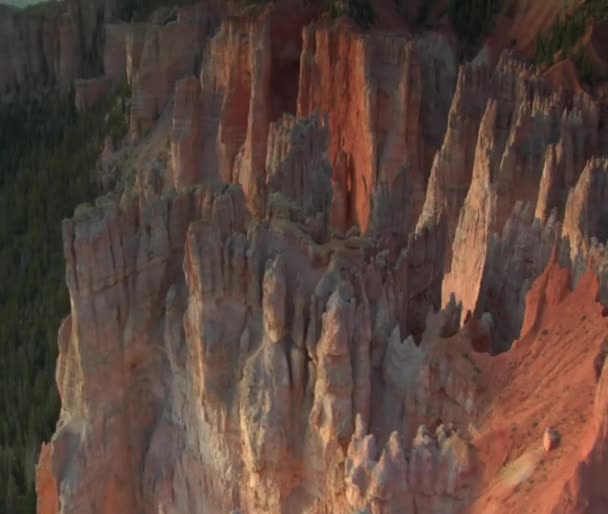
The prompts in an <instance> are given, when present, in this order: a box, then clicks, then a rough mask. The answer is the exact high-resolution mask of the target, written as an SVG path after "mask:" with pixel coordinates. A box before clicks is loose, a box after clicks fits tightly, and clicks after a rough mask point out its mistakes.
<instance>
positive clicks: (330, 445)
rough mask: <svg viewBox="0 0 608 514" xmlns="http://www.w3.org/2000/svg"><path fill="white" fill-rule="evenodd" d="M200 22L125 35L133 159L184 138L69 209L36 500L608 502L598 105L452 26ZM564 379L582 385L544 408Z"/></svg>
mask: <svg viewBox="0 0 608 514" xmlns="http://www.w3.org/2000/svg"><path fill="white" fill-rule="evenodd" d="M185 13H186V11H180V13H179V14H178V16H177V19H176V20H175V21H173V22H170V23H168V24H166V25H163V24H152V25H150V26H148V25H146V26H143V25H142V26H139V25H136V26H129V28H128V29H125V32H124V33H123V32H122V29H121V30H118V29H116V31H115V33H116V34H119V36H117V37H119V39H121V40H122V37H123V34H126V35H125V39H124V41H125V48H126V53H125V54H124V59H123V57H122V53H121V52H119V51H114V50H111V48H110V47H109V46H108V47H107V48H108V51H107V55H108V60H109V61H112V56H118V55H119V54H120V57H116V59H117V60H118V59H120V63H121V64H120V66H119V65H118V64H117V65H116V67H115V68H112V66H106V70H109V69H114V70H115V71H113V72H112V74H115V76H119V75H120V76H123V72H121V71H120V70H121V69H122V66H123V64H124V76H127V77H128V80H129V81H130V83H131V85H132V88H133V104H132V112H131V134H130V136H131V137H130V139H131V141H132V145H134V148H135V150H134V153H135V154H137V153H138V152H139V153H146V152H151V151H152V150H151V148H152V146H153V145H152V143H153V142H154V141H156V139H161V140H162V141H168V145H165V146H166V150H167V151H168V154H169V156H170V157H169V159H167V162H166V163H165V164H163V165H158V166H157V167H150V166H148V165H146V166H143V167H141V168H139V169H138V170H137V175H138V176H137V178H136V180H135V181H134V185H133V187H130V188H126V189H125V190H124V191H119V192H114V193H110V194H108V195H106V196H104V197H102V198H100V199H98V200H97V202H96V204H95V205H94V206H92V205H88V206H81V207H79V209H77V211H76V212H75V215H74V218H72V219H71V220H66V221H65V222H64V225H63V237H64V249H65V252H64V253H65V258H66V281H67V284H68V288H69V291H70V298H71V305H72V312H71V314H70V316H69V317H68V318H67V319H66V320H65V321H64V323H63V324H62V327H61V329H60V333H59V347H60V356H59V360H58V366H57V384H58V388H59V390H60V394H61V399H62V412H61V418H60V421H59V423H58V426H57V431H56V433H55V435H54V437H53V439H52V441H51V442H50V443H49V444H48V445H45V446H44V447H43V450H42V453H41V457H40V463H39V466H38V470H37V484H38V493H39V506H38V509H39V512H42V513H45V514H46V513H48V514H55V513H62V514H68V513H78V514H87V513H90V514H105V513H107V514H110V513H115V512H125V513H126V512H146V513H148V512H149V513H152V512H154V513H157V512H163V513H169V512H171V513H180V512H184V513H186V512H214V513H215V512H234V511H237V512H239V511H240V512H244V513H245V512H247V513H258V512H260V513H261V512H267V513H282V512H285V513H287V512H288V513H297V512H301V513H310V514H313V513H318V514H321V513H330V512H353V511H357V510H358V511H361V510H365V509H367V510H369V511H370V512H374V513H408V512H416V513H418V514H422V513H428V514H431V513H434V514H439V513H441V514H447V513H460V512H462V513H464V512H484V513H487V512H496V513H501V512H504V513H506V512H518V511H519V512H521V511H522V510H521V509H522V508H523V507H522V505H527V504H526V503H525V501H526V499H529V497H534V495H536V497H538V498H540V499H543V501H544V503H542V502H541V501H540V500H538V503H537V504H536V505H537V506H538V512H546V513H547V514H549V513H552V512H558V510H555V509H558V508H561V509H562V510H559V512H568V513H572V514H575V513H583V512H587V511H586V510H584V507H583V506H584V505H585V502H588V503H589V502H591V504H593V505H598V506H599V507H600V508H603V507H605V505H606V503H605V501H606V499H605V498H604V496H603V494H604V493H603V491H602V489H601V487H600V486H596V485H595V482H594V481H593V480H591V479H588V478H587V477H590V476H601V475H600V473H604V472H605V471H606V469H605V468H606V465H607V464H606V463H607V462H608V461H607V460H606V459H605V449H606V448H605V446H606V440H607V438H606V430H605V426H604V425H605V424H606V423H604V422H603V421H602V420H603V419H604V418H605V417H606V416H605V408H604V407H605V405H604V404H605V401H604V400H603V398H604V396H605V394H604V393H603V392H604V389H605V387H604V386H605V384H604V382H605V377H606V373H605V372H602V371H601V370H603V368H604V367H605V366H602V365H600V366H599V369H600V372H599V383H596V382H594V381H593V380H591V379H590V377H592V376H593V374H592V373H591V371H592V370H593V369H594V366H596V365H595V364H594V362H595V361H596V360H597V358H596V357H597V356H598V355H600V353H601V344H602V342H603V339H604V338H605V337H606V336H607V335H608V333H607V329H608V327H607V326H606V323H605V319H604V317H603V309H602V307H601V305H599V304H598V303H597V302H596V299H597V298H598V297H599V298H601V299H605V298H606V293H605V290H606V281H605V278H604V277H605V274H606V271H605V270H606V269H607V267H606V265H605V262H606V257H605V255H606V252H605V249H604V246H603V243H602V242H605V239H606V237H605V235H604V234H603V232H602V231H603V227H604V226H605V224H604V214H603V210H604V209H603V202H604V195H605V187H604V186H605V177H606V173H607V171H606V170H607V165H606V162H605V160H604V159H601V158H599V157H596V156H597V155H598V154H599V151H600V144H599V142H600V141H601V140H602V138H603V137H604V136H603V133H602V130H603V128H602V127H603V123H601V120H600V112H601V109H600V106H599V105H598V104H597V102H596V101H595V100H594V99H592V98H591V97H589V96H588V95H586V94H585V93H580V92H577V93H572V92H569V91H565V90H559V89H558V90H556V89H554V88H552V87H551V86H550V85H548V84H547V83H546V82H545V81H544V79H543V78H542V77H541V76H540V75H539V74H538V73H537V72H536V71H535V70H534V69H532V68H530V67H528V66H526V65H525V64H523V63H522V62H521V61H520V60H519V59H517V58H516V57H515V56H514V55H512V54H510V53H505V54H504V55H503V56H502V58H501V59H500V61H499V63H498V64H497V65H496V67H495V68H490V67H489V65H487V64H483V63H479V62H474V63H471V64H467V65H464V66H461V67H460V68H458V66H457V61H456V58H455V53H454V50H453V49H452V46H451V44H450V41H449V39H448V38H446V37H445V36H443V35H441V34H435V33H432V34H422V35H416V36H413V35H410V34H408V33H406V32H405V31H403V32H400V31H392V32H381V31H371V32H367V33H363V32H361V31H359V30H358V29H357V28H356V27H355V26H353V25H352V24H351V23H350V22H348V21H347V20H338V21H337V22H331V21H329V20H327V19H324V18H320V19H319V18H318V17H317V16H316V13H315V11H314V10H312V9H308V8H306V7H298V8H295V7H294V6H293V5H290V6H288V7H283V6H281V5H278V6H275V7H270V8H266V9H263V10H262V11H261V12H259V13H258V12H250V13H248V14H246V15H243V16H231V17H229V18H226V19H224V20H223V21H222V22H221V23H220V22H219V15H217V14H216V13H215V11H212V10H201V9H200V8H199V10H197V11H193V12H190V11H188V15H186V14H185ZM211 13H213V14H211ZM216 23H217V24H219V25H218V28H217V30H216V31H214V30H215V29H214V27H215V26H216V25H215V24H216ZM199 59H200V60H202V61H201V64H200V75H199V76H198V77H197V76H196V74H194V72H195V71H196V70H197V67H196V66H197V65H198V61H199ZM163 145H164V143H163ZM161 146H162V145H161ZM163 148H164V147H163ZM155 166H156V164H155ZM559 262H561V263H562V264H563V265H565V266H568V267H569V268H570V269H571V272H569V271H567V269H566V268H564V269H562V268H561V267H560V266H559ZM588 266H591V268H592V269H593V270H595V272H596V273H598V274H599V279H598V278H596V277H595V275H594V274H593V273H590V272H589V273H586V271H587V267H588ZM571 282H572V284H573V285H577V287H576V289H575V290H574V291H571ZM576 315H580V317H579V318H577V317H576ZM566 319H568V320H571V323H570V324H566V323H565V321H563V320H566ZM579 320H580V323H582V325H583V326H580V327H579ZM554 334H555V335H554ZM518 338H519V339H518ZM514 339H518V341H517V342H516V343H515V346H514V348H513V349H512V350H511V351H508V352H506V353H504V354H502V355H500V356H497V357H490V356H489V355H487V354H486V353H484V352H487V351H492V352H493V353H495V352H496V351H497V350H498V349H501V348H504V345H505V343H510V342H511V341H513V340H514ZM554 339H555V341H554ZM579 340H580V342H579V343H578V344H577V341H579ZM541 352H542V355H541ZM566 356H568V358H566ZM564 362H570V363H571V364H568V366H569V367H568V368H567V369H566V368H564V369H562V368H563V366H565V365H564V364H563V363H564ZM551 363H553V364H555V368H551V366H550V364H551ZM559 363H562V364H559ZM560 366H561V367H560ZM596 368H598V366H596ZM522 369H523V370H525V372H524V371H521V370H522ZM555 369H559V370H561V371H562V372H564V373H566V372H567V373H572V377H574V378H573V383H574V384H575V387H574V389H573V391H574V392H575V393H576V394H577V395H578V396H576V395H575V396H573V394H574V393H569V394H568V395H567V397H568V398H570V399H572V402H571V404H569V403H568V402H566V401H565V400H563V401H562V400H561V399H560V401H559V408H557V407H555V408H552V409H549V408H547V405H548V404H549V402H550V401H551V399H552V398H555V397H557V398H560V396H559V395H557V396H550V395H549V393H546V392H543V391H538V390H537V389H536V385H537V381H538V377H539V376H543V374H544V373H547V374H548V375H547V376H548V377H549V378H551V377H554V376H555V373H556V371H555ZM549 378H547V380H549ZM556 383H558V384H559V381H557V382H556ZM551 391H552V392H553V393H555V392H556V391H557V389H556V388H555V387H554V388H553V389H551ZM560 391H561V389H560ZM561 392H563V391H561ZM594 395H595V398H596V400H595V406H593V401H588V400H589V398H592V397H593V396H594ZM565 397H566V394H565V393H564V398H565ZM575 397H577V398H578V397H580V398H584V400H577V401H575V400H574V398H575ZM515 399H517V401H522V399H525V401H523V403H522V404H521V405H518V406H514V405H513V402H514V401H515ZM509 405H511V406H512V411H510V410H509ZM577 408H580V409H582V410H583V411H584V412H587V413H588V414H589V417H588V421H586V422H585V421H582V420H581V419H578V418H576V416H575V413H576V412H577ZM515 411H521V414H518V416H516V420H517V423H518V425H517V426H518V427H519V428H518V430H520V429H521V430H522V431H524V432H525V433H524V435H523V436H521V437H516V434H511V433H509V432H508V429H509V423H510V419H509V418H510V416H511V412H515ZM539 412H545V414H544V415H543V416H542V421H543V424H542V425H539V426H538V428H536V427H535V426H534V425H533V423H534V422H535V421H538V420H537V419H535V415H536V414H538V413H539ZM533 414H534V415H533ZM560 415H561V417H560ZM565 420H568V423H570V422H571V424H568V425H566V422H565ZM604 421H605V420H604ZM548 426H556V427H557V428H558V429H560V431H561V433H562V442H561V444H560V446H559V448H557V449H556V450H555V451H552V452H551V453H549V454H547V456H546V457H543V459H547V460H546V461H542V460H538V461H537V460H535V459H537V453H536V447H537V446H540V447H542V436H543V432H544V430H545V428H547V427H548ZM562 427H563V428H562ZM526 431H527V432H526ZM577 435H580V437H581V438H583V439H584V447H585V451H586V453H585V456H584V457H580V454H579V451H578V448H577V446H576V439H575V437H576V436H577ZM587 443H588V444H587ZM522 459H523V460H522ZM530 462H532V463H533V464H534V465H531V464H530ZM541 462H545V463H546V470H547V471H546V473H547V475H546V478H543V479H542V480H538V481H537V482H534V483H532V482H531V481H530V482H529V483H528V484H527V487H528V488H527V489H526V491H525V492H524V493H521V492H518V491H517V490H516V486H517V485H519V484H522V483H525V482H526V478H525V476H526V473H528V472H530V473H532V474H533V473H535V471H534V470H536V469H537V467H538V466H539V465H540V463H541ZM530 469H531V471H530ZM522 470H523V471H522ZM522 476H524V478H523V479H522V478H521V477H522ZM527 476H531V475H527ZM534 476H536V475H534ZM543 476H544V475H543ZM547 483H553V484H557V485H554V486H552V487H550V488H549V487H547V488H546V489H547V490H548V491H549V492H546V491H545V489H544V488H543V484H547ZM560 487H561V489H560ZM541 493H542V494H541ZM517 506H519V510H517V508H518V507H517ZM492 509H493V510H492ZM513 509H515V510H513Z"/></svg>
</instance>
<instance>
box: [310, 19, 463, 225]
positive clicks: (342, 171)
mask: <svg viewBox="0 0 608 514" xmlns="http://www.w3.org/2000/svg"><path fill="white" fill-rule="evenodd" d="M344 23H345V25H341V24H338V25H331V26H327V25H325V24H323V23H319V24H316V25H311V26H309V27H307V28H306V29H305V31H304V34H303V40H304V43H303V49H302V57H301V70H300V88H299V94H298V114H299V115H306V114H310V113H311V112H313V111H314V110H316V109H318V110H320V111H322V112H327V113H329V123H330V148H329V152H330V158H331V163H332V166H333V169H334V178H333V182H334V205H333V208H332V225H333V226H334V228H335V229H336V230H337V231H339V232H342V233H345V232H346V231H347V230H348V229H349V228H350V227H351V226H352V225H358V226H359V227H360V229H361V230H362V232H366V231H367V229H368V226H369V224H370V215H371V211H372V194H373V193H374V192H375V190H376V187H377V186H380V187H381V185H382V184H386V186H387V187H388V190H389V191H391V192H392V191H399V192H401V191H403V187H402V185H401V181H403V180H404V178H403V174H405V175H406V176H407V189H408V194H409V196H410V198H411V201H410V202H411V211H412V213H411V218H412V219H413V220H414V221H415V220H416V219H417V217H418V214H419V213H420V210H421V208H422V203H423V201H424V191H425V189H426V180H427V177H428V171H429V168H430V161H431V159H432V157H433V154H434V152H435V151H436V150H437V149H438V148H439V146H440V144H441V140H442V139H443V133H444V131H445V127H446V122H447V114H448V110H449V104H450V101H451V97H452V95H453V91H454V86H455V80H456V73H457V70H456V62H455V57H454V54H453V51H452V49H451V48H450V46H449V43H448V42H447V41H446V40H445V39H443V38H442V37H441V36H439V35H429V36H426V37H420V38H418V39H417V40H414V39H412V38H410V37H408V36H407V35H400V34H369V35H367V34H366V35H363V34H359V33H357V32H356V31H353V29H352V28H349V26H348V24H346V22H344ZM404 167H405V171H404V173H402V172H401V170H402V168H404ZM392 208H393V210H397V211H398V214H397V216H398V217H400V218H405V217H406V216H404V214H405V213H404V212H403V211H402V208H403V202H400V201H399V200H398V199H395V200H394V201H393V205H392ZM410 223H411V221H410ZM409 228H410V226H409V224H408V221H407V219H405V220H404V221H403V226H402V227H399V229H400V231H402V232H405V233H406V234H407V232H408V231H409Z"/></svg>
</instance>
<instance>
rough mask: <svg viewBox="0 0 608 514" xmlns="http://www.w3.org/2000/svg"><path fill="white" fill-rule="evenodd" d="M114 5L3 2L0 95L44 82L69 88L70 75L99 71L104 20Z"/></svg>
mask: <svg viewBox="0 0 608 514" xmlns="http://www.w3.org/2000/svg"><path fill="white" fill-rule="evenodd" d="M116 11H117V2H116V1H115V0H91V1H82V0H69V1H66V2H62V3H60V4H56V5H55V4H48V5H44V6H35V7H33V8H32V10H31V11H30V12H27V11H26V12H21V10H19V9H12V8H10V7H6V6H1V7H0V95H4V94H5V93H8V94H11V93H14V92H15V91H16V90H18V89H22V90H23V89H30V88H31V89H36V88H40V87H42V86H47V87H49V86H51V87H54V86H57V87H58V88H59V89H60V90H62V91H67V90H68V89H69V88H70V85H71V83H72V81H73V80H74V79H76V78H79V77H83V76H86V77H91V76H92V75H93V74H96V73H99V72H100V71H101V68H102V67H103V62H104V60H103V55H104V34H105V32H106V25H105V21H106V20H108V21H109V20H111V19H113V17H114V16H115V15H116ZM108 30H109V31H111V29H108ZM107 39H108V40H112V39H114V40H115V38H112V36H111V35H110V36H109V37H108V38H107ZM110 54H111V51H110V52H108V61H107V62H108V67H109V68H110V67H111V65H110V62H111V61H112V57H111V55H110ZM94 61H96V62H94ZM110 75H112V74H110Z"/></svg>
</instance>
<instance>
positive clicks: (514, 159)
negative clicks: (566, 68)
mask: <svg viewBox="0 0 608 514" xmlns="http://www.w3.org/2000/svg"><path fill="white" fill-rule="evenodd" d="M489 91H491V93H490V94H489V100H488V103H487V106H486V110H485V113H484V115H483V118H482V121H481V123H480V126H479V130H478V136H477V146H476V149H475V151H474V161H473V162H474V163H473V173H472V178H471V183H470V186H469V189H468V192H467V195H466V198H465V200H464V203H463V204H462V208H461V210H460V212H459V218H458V224H457V225H456V229H455V232H454V234H453V237H454V239H453V241H448V244H451V245H452V254H451V264H450V265H449V266H448V268H449V269H450V271H449V273H448V274H447V275H446V277H445V280H444V282H443V302H444V303H446V302H447V301H448V299H449V297H450V294H452V293H454V294H455V295H456V298H457V299H458V300H462V302H463V314H464V313H465V312H467V311H468V310H470V311H472V312H474V313H475V314H476V315H478V316H479V315H481V313H483V312H484V311H487V310H488V311H490V312H493V313H495V314H497V313H498V311H499V309H500V308H501V307H500V306H501V305H503V303H502V302H503V301H506V298H505V297H504V296H503V293H501V292H500V291H501V289H503V287H504V284H506V282H510V285H509V286H508V288H509V289H511V290H512V291H513V292H512V293H509V295H510V296H511V298H512V301H511V302H510V303H509V305H510V306H511V309H510V311H511V312H513V313H514V312H518V313H519V314H517V316H515V318H513V319H512V320H511V321H506V320H505V321H506V324H507V325H510V326H509V327H506V326H505V327H503V328H502V329H501V332H502V337H503V338H504V339H505V340H506V341H509V340H512V339H513V338H514V337H517V335H518V330H519V326H520V324H521V316H522V313H523V298H524V297H525V293H526V291H527V290H528V288H529V286H530V284H531V282H532V281H533V280H534V278H535V277H536V276H538V274H539V273H540V271H541V270H542V269H543V268H544V266H545V265H546V263H547V259H548V255H549V250H548V249H549V248H551V246H552V245H553V243H554V242H555V238H557V237H558V236H559V230H558V231H556V230H555V228H554V225H555V222H556V221H561V220H563V218H564V212H565V211H566V209H567V207H566V197H567V195H568V191H569V190H570V188H571V187H572V186H573V185H574V184H575V183H576V181H577V179H578V177H579V175H580V174H581V172H582V170H583V167H584V166H585V162H586V160H587V159H588V158H589V157H591V156H592V155H594V154H595V152H596V151H597V144H598V138H599V107H598V105H597V104H596V103H595V102H594V101H593V100H592V99H591V98H590V97H589V96H587V95H585V94H581V93H577V92H575V93H572V92H565V91H563V90H552V89H551V88H550V87H549V86H548V85H547V84H546V83H545V82H544V81H543V80H542V79H540V78H539V77H538V76H536V75H535V74H534V70H533V69H531V68H529V67H526V66H525V65H523V64H522V63H521V62H519V61H518V60H517V59H514V58H513V57H512V56H510V55H509V54H505V55H503V57H502V58H501V62H500V63H499V64H498V66H497V69H496V70H495V72H494V74H493V76H492V77H491V79H490V82H489ZM448 135H449V134H448ZM439 155H441V154H439ZM431 184H433V183H432V182H431ZM435 190H437V188H436V187H434V189H431V186H429V195H427V202H428V203H429V204H430V205H429V210H430V212H437V211H440V210H441V209H449V207H448V205H450V203H449V201H450V200H449V199H451V201H452V203H454V202H456V201H457V198H458V197H457V195H455V194H454V193H453V192H451V191H449V189H448V187H446V186H445V185H444V186H443V188H440V189H439V191H440V194H436V193H435V192H434V191H435ZM436 199H439V202H437V200H436ZM517 202H523V203H522V204H520V206H519V207H517V210H518V211H519V212H517V211H516V212H513V209H514V208H515V207H516V205H517ZM437 203H439V206H438V207H437ZM524 206H526V207H524ZM522 209H525V210H526V211H529V210H530V209H534V212H535V216H536V218H538V219H539V221H540V225H539V226H538V227H537V228H536V229H535V228H533V227H532V226H531V225H533V221H532V215H531V213H529V214H527V215H526V216H525V217H526V218H527V219H528V221H527V225H528V226H530V228H531V229H532V231H533V232H534V231H536V232H537V233H538V234H540V232H543V233H545V235H542V236H535V238H536V239H537V240H538V238H539V237H540V239H541V241H542V243H541V248H543V249H542V250H540V251H533V252H532V253H533V254H534V255H532V254H531V250H530V248H532V247H531V246H530V245H531V244H532V241H533V240H531V239H528V240H529V244H527V243H524V242H523V241H524V240H525V238H528V237H529V236H524V235H523V233H525V232H529V231H530V229H528V228H523V226H522V230H523V232H522V230H519V229H517V230H515V231H514V230H513V223H516V220H517V219H518V218H521V213H522V212H523V211H522ZM451 210H452V211H455V210H456V208H452V209H451ZM552 213H553V214H552ZM552 216H553V217H552ZM514 217H515V219H514ZM430 219H431V220H432V217H430ZM509 219H510V220H511V221H510V226H507V225H509V223H508V220H509ZM421 223H422V224H424V223H428V222H426V221H425V220H424V219H423V218H421ZM503 229H504V230H506V231H507V232H511V233H512V235H511V236H509V235H508V234H506V233H505V234H503V235H502V240H503V241H502V243H501V242H499V241H498V240H499V239H500V238H494V234H496V235H497V234H500V233H502V232H503ZM539 231H540V232H539ZM516 233H519V235H515V234H516ZM514 238H519V239H520V241H521V243H519V245H518V246H515V247H514V248H510V249H509V250H507V248H509V245H510V243H511V242H513V241H514V240H515V239H514ZM493 241H496V242H498V244H499V246H500V245H502V246H503V248H504V249H505V250H504V251H506V252H507V253H508V254H512V253H513V252H515V253H516V255H517V256H516V257H514V259H510V260H511V264H508V265H505V263H504V262H502V261H501V259H500V258H499V257H498V256H499V255H500V254H501V252H500V251H498V253H496V252H497V247H496V243H494V242H493ZM525 248H529V250H526V249H525ZM448 257H449V255H448ZM525 263H529V264H525ZM509 266H513V267H512V268H509V271H506V269H507V268H508V267H509ZM498 269H502V271H498ZM501 277H502V278H501ZM505 292H506V291H505ZM514 295H515V296H518V299H517V300H516V298H515V296H514ZM508 316H509V315H508ZM508 316H507V317H508ZM498 317H499V316H498ZM518 320H519V321H518ZM501 321H502V320H499V323H500V322H501Z"/></svg>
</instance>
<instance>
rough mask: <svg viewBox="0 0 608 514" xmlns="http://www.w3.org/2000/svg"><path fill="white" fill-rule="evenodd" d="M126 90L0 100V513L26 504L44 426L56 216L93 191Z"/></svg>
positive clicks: (55, 291) (58, 292)
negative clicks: (80, 99)
mask: <svg viewBox="0 0 608 514" xmlns="http://www.w3.org/2000/svg"><path fill="white" fill-rule="evenodd" d="M125 91H126V90H125V89H124V88H123V89H122V90H121V92H120V93H118V94H116V95H113V96H112V97H109V98H107V99H106V100H105V101H104V102H103V103H102V104H100V105H98V106H97V107H96V108H94V109H92V110H90V111H88V112H86V113H81V114H79V113H77V112H76V111H75V109H74V101H73V94H71V95H68V96H65V97H58V96H57V95H55V94H48V95H46V96H44V97H41V98H39V99H36V100H32V99H21V100H19V101H17V102H15V103H13V104H7V105H1V104H0V377H1V379H0V484H2V486H3V489H0V513H6V514H25V513H27V514H33V513H34V512H35V510H36V509H35V505H36V499H35V498H36V497H35V483H34V482H35V464H36V461H37V458H38V451H39V448H40V444H41V442H42V441H43V440H48V439H49V438H50V436H51V435H52V433H53V431H54V427H55V423H56V421H57V418H58V410H59V398H58V394H57V389H56V387H55V382H54V373H55V360H56V356H57V329H58V327H59V323H60V321H61V319H62V318H63V317H64V316H66V315H67V314H68V312H69V301H68V292H67V289H66V287H65V285H64V274H65V273H64V270H65V268H64V261H63V247H62V241H61V220H62V219H63V218H65V217H68V216H71V215H72V213H73V211H74V207H75V206H76V205H77V204H78V203H81V202H83V201H86V200H91V199H93V198H94V196H95V194H96V189H97V187H96V183H95V180H94V178H93V176H94V173H93V171H94V168H95V162H96V159H97V156H98V155H99V150H100V147H101V145H102V143H103V141H104V140H105V137H106V136H107V135H111V136H112V137H113V138H114V139H115V140H118V139H121V138H122V137H123V136H124V134H125V133H126V121H125V120H126V109H127V102H128V100H127V98H126V92H125Z"/></svg>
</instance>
